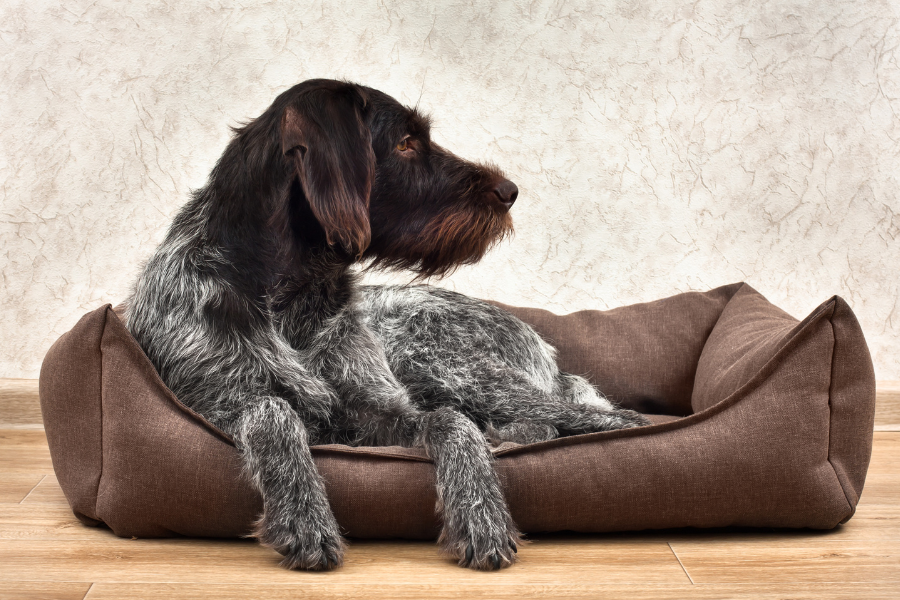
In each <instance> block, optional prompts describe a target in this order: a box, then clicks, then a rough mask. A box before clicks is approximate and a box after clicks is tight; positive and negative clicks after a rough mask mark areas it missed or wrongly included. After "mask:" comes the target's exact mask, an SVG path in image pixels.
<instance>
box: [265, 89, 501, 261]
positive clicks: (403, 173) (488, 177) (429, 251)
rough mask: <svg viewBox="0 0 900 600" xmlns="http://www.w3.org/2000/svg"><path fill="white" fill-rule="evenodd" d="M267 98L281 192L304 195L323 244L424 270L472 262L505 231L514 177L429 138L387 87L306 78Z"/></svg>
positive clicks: (296, 199) (298, 198) (426, 127)
mask: <svg viewBox="0 0 900 600" xmlns="http://www.w3.org/2000/svg"><path fill="white" fill-rule="evenodd" d="M275 107H277V110H278V112H280V117H279V121H278V128H279V135H280V140H281V153H282V156H283V158H284V160H285V161H287V165H288V169H289V171H290V173H291V177H293V178H294V181H295V185H294V186H292V192H291V198H290V200H289V201H290V202H292V203H306V204H308V210H309V211H310V212H311V213H312V215H313V216H314V217H315V220H316V222H317V224H318V226H319V227H320V228H321V231H320V232H319V235H320V237H321V236H324V241H325V243H327V244H328V245H331V246H333V247H335V248H336V249H341V250H342V251H343V252H346V253H347V254H348V255H350V256H354V257H356V258H365V259H371V261H372V262H371V264H372V265H373V266H381V267H392V268H407V269H411V270H413V271H415V272H417V273H419V274H421V275H426V276H427V275H435V274H444V273H447V272H448V271H450V270H452V269H453V268H454V267H456V266H458V265H461V264H468V263H473V262H476V261H477V260H479V259H480V258H481V257H482V256H483V255H484V253H485V252H487V250H488V249H490V247H491V246H492V245H493V244H495V243H496V242H497V241H499V240H500V239H502V238H503V237H504V236H505V235H507V234H509V233H510V232H511V231H512V219H511V218H510V215H509V210H510V208H511V207H512V204H513V202H515V200H516V196H517V194H518V189H517V188H516V186H515V184H514V183H512V182H511V181H509V180H508V179H506V178H505V177H504V176H503V174H502V173H501V172H500V171H499V170H498V169H497V168H495V167H492V166H487V165H482V164H477V163H473V162H469V161H467V160H463V159H462V158H460V157H458V156H456V155H454V154H452V153H451V152H449V151H447V150H446V149H444V148H442V147H440V146H438V145H437V144H435V143H433V142H432V141H431V137H430V135H429V131H430V124H429V119H428V118H427V117H425V116H423V115H421V114H419V113H418V112H417V111H416V110H414V109H410V108H407V107H405V106H403V105H401V104H400V103H399V102H397V101H396V100H394V99H393V98H391V97H390V96H388V95H387V94H384V93H382V92H379V91H377V90H374V89H371V88H366V87H362V86H358V85H355V84H352V83H346V82H339V81H331V80H310V81H307V82H304V83H302V84H300V85H298V86H295V87H294V88H292V89H291V90H288V91H287V92H285V93H284V94H282V96H281V97H279V101H276V104H275V105H273V108H275ZM298 227H301V228H302V227H303V226H302V225H300V226H298ZM306 227H307V229H306V230H305V231H306V232H307V233H306V235H309V231H308V225H307V226H306ZM296 229H297V227H295V230H296Z"/></svg>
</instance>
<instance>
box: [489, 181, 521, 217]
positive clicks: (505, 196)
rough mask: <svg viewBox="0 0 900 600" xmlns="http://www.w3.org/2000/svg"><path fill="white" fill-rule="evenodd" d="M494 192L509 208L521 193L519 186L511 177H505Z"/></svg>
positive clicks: (495, 187) (501, 202)
mask: <svg viewBox="0 0 900 600" xmlns="http://www.w3.org/2000/svg"><path fill="white" fill-rule="evenodd" d="M493 192H494V194H495V195H496V196H497V198H499V199H500V204H502V205H503V206H505V207H506V210H509V209H510V208H512V205H513V203H514V202H515V201H516V197H517V196H518V195H519V188H518V187H516V184H514V183H513V182H512V181H510V180H509V179H504V180H503V181H501V182H500V183H498V184H497V185H495V186H494V190H493Z"/></svg>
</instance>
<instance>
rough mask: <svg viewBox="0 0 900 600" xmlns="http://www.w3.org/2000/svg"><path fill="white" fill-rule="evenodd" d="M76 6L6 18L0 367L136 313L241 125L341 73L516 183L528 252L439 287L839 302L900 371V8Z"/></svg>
mask: <svg viewBox="0 0 900 600" xmlns="http://www.w3.org/2000/svg"><path fill="white" fill-rule="evenodd" d="M60 4H62V5H63V6H60V5H59V4H56V3H48V2H43V1H40V0H29V1H28V2H25V1H17V2H16V1H7V2H4V3H3V5H2V7H0V97H2V103H0V186H2V209H0V244H2V245H0V248H2V250H0V270H2V285H3V290H2V295H0V303H2V304H0V309H2V322H0V336H2V339H3V343H2V344H0V376H6V377H35V376H36V375H37V372H38V368H39V365H40V362H41V359H42V357H43V354H44V352H45V351H46V349H47V347H48V346H49V344H50V343H51V342H52V341H53V340H54V339H55V338H56V337H57V336H58V335H59V334H60V333H62V332H63V331H65V330H66V329H68V328H69V327H70V326H71V325H72V324H73V323H74V322H75V320H76V319H77V318H78V317H79V316H80V314H82V313H83V312H85V311H87V310H89V309H92V308H95V307H96V306H98V305H99V304H101V303H103V302H108V301H113V302H115V301H118V300H120V299H122V298H123V297H124V296H125V295H126V293H127V290H128V287H129V285H130V282H131V280H132V278H133V277H134V276H135V274H136V271H137V269H138V266H139V264H140V263H141V261H142V260H143V259H145V258H146V257H147V256H148V254H149V253H150V252H151V250H152V249H153V247H154V245H155V244H156V243H157V242H158V241H159V240H160V239H161V237H162V235H163V233H164V231H165V228H166V226H167V224H168V222H169V220H170V219H171V217H172V216H173V214H174V213H175V211H176V210H177V209H178V207H179V205H180V204H181V203H182V202H183V201H184V200H185V198H186V196H187V194H188V191H189V190H190V189H191V188H192V187H198V186H200V185H202V184H203V182H204V179H205V176H206V174H207V173H208V171H209V169H210V167H211V166H212V165H213V163H214V161H215V159H216V158H217V157H218V155H219V154H220V152H221V150H222V149H223V147H224V145H225V143H226V141H227V139H228V135H229V131H228V128H227V127H228V125H233V124H236V123H238V122H240V121H241V120H243V119H246V118H249V117H253V116H255V115H257V114H259V113H260V112H261V111H262V110H263V109H264V108H265V107H266V106H267V105H268V103H269V102H270V101H271V100H272V98H273V97H274V96H275V95H276V94H277V93H278V92H280V91H282V90H283V89H285V88H286V87H288V86H290V85H291V84H293V83H296V82H298V81H300V80H303V79H307V78H310V77H343V78H349V79H352V80H356V81H359V82H362V83H366V84H368V85H371V86H373V87H377V88H379V89H382V90H384V91H386V92H388V93H390V94H393V95H394V96H396V97H397V98H399V99H401V100H402V101H405V102H407V103H411V104H414V103H416V102H419V103H420V106H421V107H423V108H424V109H425V110H427V111H430V112H432V113H433V114H434V116H435V117H436V128H435V133H434V136H435V138H436V139H437V140H438V141H439V142H440V143H442V144H443V145H445V146H447V147H449V148H451V149H454V150H455V151H457V152H458V153H459V154H461V155H463V156H467V157H471V158H482V159H490V160H493V161H495V162H496V163H498V164H500V165H501V166H503V167H504V169H505V170H506V172H507V174H508V175H509V176H510V177H511V178H512V179H513V180H514V181H516V182H517V183H518V185H519V188H520V190H521V192H520V200H519V202H518V203H517V204H516V206H515V208H514V215H515V218H516V223H517V235H516V236H515V238H513V239H512V240H511V241H509V242H506V243H504V244H503V245H502V246H501V247H499V248H498V249H497V250H496V251H495V252H494V253H493V254H491V255H490V256H489V257H488V258H487V259H486V260H485V261H484V262H483V263H481V264H479V265H477V266H474V267H469V268H466V269H463V270H460V271H459V272H457V273H456V274H455V275H454V276H453V277H451V278H449V279H447V280H444V281H443V282H441V284H442V285H447V286H451V287H455V288H456V289H459V290H461V291H464V292H467V293H471V294H475V295H479V296H482V297H489V298H496V299H499V300H503V301H506V302H510V303H520V304H529V305H537V306H545V307H548V308H551V309H554V310H557V311H569V310H575V309H579V308H587V307H596V308H606V307H612V306H617V305H621V304H628V303H632V302H638V301H644V300H650V299H654V298H657V297H662V296H667V295H670V294H674V293H677V292H680V291H686V290H691V289H706V288H709V287H712V286H717V285H720V284H724V283H730V282H733V281H739V280H744V281H748V282H749V283H751V284H752V285H753V286H754V287H756V288H757V289H759V290H760V291H761V292H763V293H764V294H765V295H767V296H768V297H769V298H770V299H771V300H772V301H773V302H775V303H777V304H779V305H781V306H783V307H785V308H786V309H787V310H788V311H790V312H792V313H793V314H795V315H798V316H803V315H805V314H806V313H807V312H808V311H809V310H811V309H812V308H813V307H814V306H816V305H817V304H818V303H819V302H821V301H823V300H825V299H827V298H828V297H829V296H831V295H832V294H840V295H842V296H844V297H845V298H846V299H847V300H848V301H849V302H850V304H851V305H852V306H853V309H854V310H855V311H856V313H857V314H858V315H859V317H860V319H861V321H862V324H863V327H864V329H865V332H866V334H867V337H868V339H869V343H870V345H871V348H872V351H873V354H874V356H875V362H876V368H877V374H878V377H879V378H882V379H889V378H893V379H900V344H898V342H900V303H898V300H897V297H898V292H900V277H898V265H900V193H898V173H900V142H898V141H900V64H898V59H900V50H898V44H900V25H898V18H900V9H898V8H897V6H898V5H897V3H896V2H892V1H891V0H856V1H852V0H847V1H835V0H807V1H803V2H798V1H791V0H773V1H769V2H765V1H753V0H739V1H733V0H715V1H707V0H699V1H697V2H692V3H688V2H680V1H675V0H671V1H660V0H655V1H654V0H647V1H631V2H628V1H622V2H614V1H611V0H606V1H601V2H597V1H588V0H582V1H577V2H565V1H562V0H557V1H549V0H535V1H533V2H524V1H522V2H501V3H494V2H484V3H476V2H469V1H447V2H440V3H438V5H437V6H428V5H427V3H422V2H420V1H419V0H412V1H405V0H404V1H395V0H381V1H380V2H371V3H363V2H359V1H338V2H327V3H320V2H314V3H305V2H296V1H283V2H269V3H263V4H257V5H256V6H251V7H250V8H235V7H232V6H227V5H220V4H219V3H218V2H214V1H209V2H204V3H192V2H171V3H168V4H153V5H150V4H145V3H136V2H135V3H127V2H115V1H113V0H99V1H96V2H88V1H70V2H65V3H60ZM251 4H256V3H251ZM479 4H482V5H481V6H479Z"/></svg>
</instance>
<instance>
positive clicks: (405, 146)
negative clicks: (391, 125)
mask: <svg viewBox="0 0 900 600" xmlns="http://www.w3.org/2000/svg"><path fill="white" fill-rule="evenodd" d="M397 150H399V151H400V152H406V151H407V150H409V138H403V139H402V140H400V143H399V144H397Z"/></svg>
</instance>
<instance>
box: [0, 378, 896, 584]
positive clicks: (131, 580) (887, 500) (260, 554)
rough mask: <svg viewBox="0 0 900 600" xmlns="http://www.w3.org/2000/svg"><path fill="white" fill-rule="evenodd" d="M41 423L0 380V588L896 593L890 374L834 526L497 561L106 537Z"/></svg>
mask: <svg viewBox="0 0 900 600" xmlns="http://www.w3.org/2000/svg"><path fill="white" fill-rule="evenodd" d="M40 422H41V421H40V410H39V408H38V404H37V384H36V382H34V381H31V380H9V379H7V380H0V598H67V599H68V598H71V599H73V600H80V599H82V598H88V599H90V600H99V599H101V598H103V599H107V598H160V599H162V598H218V599H231V598H234V599H238V598H240V599H244V598H285V599H286V598H316V599H323V600H324V599H328V598H373V599H374V598H429V599H439V598H479V597H485V598H532V597H542V598H543V597H547V598H550V597H552V598H600V597H603V598H617V597H624V598H628V599H629V600H639V599H642V598H773V599H774V598H794V599H801V598H809V599H813V598H815V599H821V598H900V382H883V383H882V384H880V385H879V400H878V412H877V417H876V432H875V448H874V453H873V456H872V464H871V467H870V470H869V475H868V479H867V481H866V487H865V491H864V493H863V496H862V501H861V502H860V505H859V508H858V511H857V513H856V516H855V517H854V518H853V519H852V520H851V521H850V522H849V523H847V524H846V525H844V526H842V527H840V528H838V529H836V530H834V531H829V532H815V531H780V532H772V531H758V530H753V531H734V530H720V531H702V530H690V531H684V530H678V531H661V532H650V533H632V534H615V535H553V536H532V539H531V543H530V544H527V545H525V546H524V547H522V548H521V549H520V552H519V556H520V557H521V560H520V562H519V563H518V564H517V565H515V566H513V567H512V568H509V569H506V570H504V571H501V572H497V573H476V572H473V571H469V570H465V569H460V568H458V567H456V566H454V565H453V564H452V563H451V562H450V561H448V560H446V559H443V558H441V557H439V556H438V554H437V552H436V549H435V547H434V545H433V544H430V543H414V542H359V541H355V542H352V543H351V546H350V550H349V551H348V553H347V556H346V564H345V566H344V567H343V568H342V569H340V570H338V571H335V572H332V573H298V572H289V571H286V570H283V569H281V568H279V567H278V566H277V563H278V558H279V557H278V556H277V555H276V554H275V553H274V552H273V551H270V550H266V549H264V548H261V547H260V546H258V545H257V544H256V543H254V542H253V541H247V540H232V541H216V540H194V539H168V540H130V539H121V538H117V537H116V536H114V535H113V534H112V533H110V532H109V531H108V530H105V529H98V528H91V527H84V526H82V525H81V524H80V523H79V522H78V521H77V520H76V519H75V518H74V517H73V516H72V513H71V511H70V510H69V508H68V505H67V504H66V501H65V498H64V497H63V495H62V492H61V490H60V489H59V485H58V484H57V482H56V478H55V477H54V475H53V468H52V466H51V463H50V454H49V452H48V449H47V441H46V438H45V436H44V431H43V428H42V426H41V425H40Z"/></svg>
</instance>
